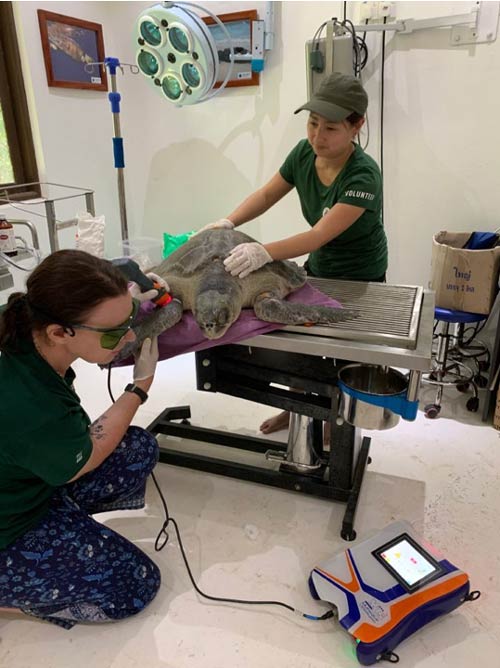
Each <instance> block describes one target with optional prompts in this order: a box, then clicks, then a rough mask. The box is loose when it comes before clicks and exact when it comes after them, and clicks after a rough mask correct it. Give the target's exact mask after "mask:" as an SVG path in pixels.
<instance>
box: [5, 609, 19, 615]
mask: <svg viewBox="0 0 500 668" xmlns="http://www.w3.org/2000/svg"><path fill="white" fill-rule="evenodd" d="M0 614H4V615H5V614H7V615H16V614H20V615H22V614H23V611H22V610H20V609H19V608H0Z"/></svg>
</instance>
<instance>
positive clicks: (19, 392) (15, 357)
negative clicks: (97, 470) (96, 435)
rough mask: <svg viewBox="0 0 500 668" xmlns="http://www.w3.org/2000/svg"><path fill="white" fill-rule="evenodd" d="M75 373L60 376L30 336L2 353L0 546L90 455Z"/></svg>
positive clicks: (32, 520) (33, 518)
mask: <svg viewBox="0 0 500 668" xmlns="http://www.w3.org/2000/svg"><path fill="white" fill-rule="evenodd" d="M74 378H75V373H74V371H73V370H72V369H71V368H70V369H68V372H67V373H66V376H65V378H61V377H60V376H59V375H58V374H57V373H56V371H55V370H54V369H53V368H52V367H51V366H50V365H49V364H48V363H47V362H46V361H45V360H44V359H42V357H40V355H39V354H38V353H37V352H36V350H35V349H34V347H33V344H32V343H31V341H30V342H29V343H28V342H26V343H25V344H23V346H22V348H21V352H18V353H5V352H4V353H2V354H1V355H0V429H1V440H0V549H2V548H5V547H7V545H9V544H10V543H12V542H13V541H14V540H15V539H16V538H18V537H19V536H21V535H22V534H23V533H25V532H26V531H27V530H28V529H30V528H31V527H33V526H34V525H35V524H36V523H37V522H38V521H39V520H40V519H41V517H43V515H44V514H45V513H46V512H47V509H48V507H49V501H50V498H51V496H52V494H53V493H54V490H55V488H56V487H59V486H61V485H64V484H65V483H67V482H68V480H70V479H71V478H73V477H74V476H75V475H76V473H77V472H78V471H79V470H80V469H81V468H82V466H83V465H84V464H85V463H86V461H87V460H88V459H89V457H90V454H91V452H92V441H91V438H90V431H89V425H90V419H89V417H88V416H87V414H86V413H85V411H84V410H83V408H82V407H81V405H80V399H79V397H78V395H77V394H76V392H75V391H74V389H73V380H74Z"/></svg>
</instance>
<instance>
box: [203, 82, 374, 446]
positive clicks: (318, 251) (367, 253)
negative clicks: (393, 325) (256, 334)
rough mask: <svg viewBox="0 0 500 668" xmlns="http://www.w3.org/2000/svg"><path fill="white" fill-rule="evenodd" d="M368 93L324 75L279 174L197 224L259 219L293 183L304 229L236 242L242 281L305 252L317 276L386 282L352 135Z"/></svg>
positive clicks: (367, 167)
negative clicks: (224, 214)
mask: <svg viewBox="0 0 500 668" xmlns="http://www.w3.org/2000/svg"><path fill="white" fill-rule="evenodd" d="M367 107H368V96H367V94H366V92H365V90H364V88H363V86H362V84H361V82H360V80H359V79H357V78H356V77H353V76H350V75H346V74H340V73H338V72H336V73H334V74H332V75H330V76H329V77H327V78H326V79H325V80H324V81H323V82H322V83H321V85H320V86H319V88H318V91H317V93H315V94H314V95H313V96H312V97H311V99H310V100H309V102H307V103H306V104H304V105H302V106H301V107H300V108H299V109H297V111H296V112H295V113H298V112H299V111H302V110H307V111H309V112H310V113H309V119H308V122H307V139H303V140H301V141H300V142H299V143H298V144H297V145H296V146H295V148H294V149H293V150H292V151H291V152H290V154H289V155H288V157H287V158H286V160H285V162H284V163H283V165H282V166H281V168H280V170H279V172H278V173H277V174H275V175H274V176H273V177H272V179H271V180H270V181H269V182H268V183H266V184H265V185H264V186H263V187H262V188H260V189H259V190H257V191H256V192H254V193H253V194H252V195H250V196H249V197H248V198H247V199H246V200H244V202H242V204H240V205H239V206H238V207H237V208H236V209H235V210H234V211H233V212H232V213H231V214H229V216H228V218H224V219H222V220H219V221H217V222H215V223H210V224H209V225H206V226H205V227H204V228H202V229H214V228H220V227H225V228H233V227H236V226H238V225H241V224H243V223H246V222H247V221H249V220H253V219H254V218H256V217H257V216H260V215H261V214H263V213H264V212H265V211H267V210H268V209H269V208H271V207H272V206H273V205H274V204H276V202H278V201H279V200H280V199H282V198H283V197H284V196H285V195H286V194H288V193H289V192H290V191H291V190H293V189H294V188H296V189H297V194H298V196H299V200H300V205H301V208H302V213H303V215H304V218H305V219H306V221H307V222H308V223H309V225H310V226H311V229H310V230H308V231H306V232H301V233H299V234H295V235H293V236H291V237H287V238H286V239H282V240H280V241H273V242H271V243H268V244H260V243H257V242H252V243H243V244H239V245H238V246H236V247H235V248H234V249H233V250H232V251H231V253H230V255H229V256H228V258H226V260H225V262H224V264H225V265H226V269H227V270H228V271H229V272H231V274H232V275H233V276H239V277H240V278H244V277H245V276H247V275H248V274H250V273H251V272H252V271H255V270H256V269H259V268H260V267H262V266H263V265H265V264H266V263H268V262H272V261H273V260H285V259H289V258H294V257H298V256H300V255H304V254H306V253H309V258H308V260H307V262H306V264H305V267H306V269H307V272H308V274H310V275H311V276H318V277H321V278H337V279H346V280H357V281H385V274H386V271H387V238H386V235H385V231H384V227H383V221H382V178H381V174H380V169H379V167H378V165H377V163H376V162H375V161H374V160H373V159H372V158H371V157H370V156H368V155H367V154H366V153H365V152H364V151H363V149H362V148H361V147H360V146H359V144H357V143H355V138H356V136H357V134H358V133H359V131H360V130H361V128H362V126H363V124H364V122H365V114H366V109H367ZM287 425H288V414H287V413H282V414H281V415H279V416H277V418H272V419H271V420H266V421H265V422H264V423H263V424H262V425H261V430H262V431H263V432H264V433H271V432H272V431H276V430H277V429H283V428H285V427H286V426H287Z"/></svg>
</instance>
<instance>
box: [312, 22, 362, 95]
mask: <svg viewBox="0 0 500 668" xmlns="http://www.w3.org/2000/svg"><path fill="white" fill-rule="evenodd" d="M329 23H331V22H329ZM332 72H342V74H354V67H353V51H352V35H351V33H348V32H345V31H342V32H341V33H338V32H337V33H334V31H333V28H332V27H330V26H327V34H326V37H322V38H319V39H318V38H315V39H310V40H308V41H307V42H306V73H307V95H308V98H310V97H311V95H312V94H313V93H314V92H315V91H316V90H317V88H318V86H319V85H320V83H321V82H322V81H323V79H324V78H325V77H327V76H328V75H330V74H331V73H332Z"/></svg>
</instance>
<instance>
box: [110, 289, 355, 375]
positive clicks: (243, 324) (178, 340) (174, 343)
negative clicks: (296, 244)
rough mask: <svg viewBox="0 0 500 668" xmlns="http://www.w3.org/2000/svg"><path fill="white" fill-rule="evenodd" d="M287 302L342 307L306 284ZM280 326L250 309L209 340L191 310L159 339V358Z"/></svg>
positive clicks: (147, 309)
mask: <svg viewBox="0 0 500 668" xmlns="http://www.w3.org/2000/svg"><path fill="white" fill-rule="evenodd" d="M286 299H287V300H288V301H291V302H300V303H302V304H312V305H315V306H330V307H333V308H342V305H341V304H340V303H339V302H338V301H335V299H331V297H328V296H327V295H325V294H323V293H322V292H320V291H319V290H316V288H313V287H312V285H310V284H309V283H306V284H305V285H304V286H303V287H302V288H300V290H297V291H296V292H292V293H291V294H290V295H288V296H287V298H286ZM152 308H153V305H152V303H151V302H148V303H146V304H143V305H142V306H141V310H140V312H139V314H141V313H143V314H146V313H149V312H150V311H151V310H152ZM139 317H140V315H139ZM282 327H283V325H282V324H279V323H276V322H264V321H263V320H259V319H258V318H257V317H256V315H255V313H254V312H253V309H243V310H242V312H241V314H240V317H239V318H238V320H236V322H235V323H233V324H232V325H231V327H230V328H229V329H228V331H227V332H226V333H225V334H224V336H221V338H220V339H216V340H215V341H212V340H210V339H207V338H205V336H204V335H203V334H202V332H201V330H200V328H199V327H198V325H197V324H196V321H195V319H194V317H193V314H192V313H191V312H190V311H186V312H185V313H184V315H183V316H182V320H180V322H178V323H177V324H176V325H174V326H173V327H171V328H170V329H167V330H166V331H165V332H163V333H162V334H160V336H159V337H158V348H159V351H160V359H161V360H166V359H169V358H170V357H175V356H176V355H183V354H184V353H190V352H195V351H197V350H205V348H212V347H213V346H223V345H225V344H228V343H236V342H237V341H242V340H244V339H249V338H250V337H252V336H257V335H258V334H265V333H266V332H272V331H273V330H275V329H282ZM132 362H133V360H132V359H131V358H128V359H126V360H122V361H121V362H118V366H125V365H128V364H132Z"/></svg>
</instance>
